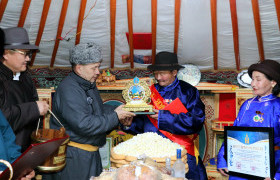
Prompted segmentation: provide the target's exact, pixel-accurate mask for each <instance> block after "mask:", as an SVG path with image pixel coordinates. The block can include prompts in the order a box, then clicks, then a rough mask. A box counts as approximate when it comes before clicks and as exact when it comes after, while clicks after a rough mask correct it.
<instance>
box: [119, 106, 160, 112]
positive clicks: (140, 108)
mask: <svg viewBox="0 0 280 180" xmlns="http://www.w3.org/2000/svg"><path fill="white" fill-rule="evenodd" d="M123 109H125V110H127V111H130V112H133V113H134V114H155V112H153V106H152V105H148V104H144V105H143V104H141V105H139V104H138V105H131V104H126V105H125V106H124V107H123Z"/></svg>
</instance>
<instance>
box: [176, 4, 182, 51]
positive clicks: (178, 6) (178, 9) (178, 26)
mask: <svg viewBox="0 0 280 180" xmlns="http://www.w3.org/2000/svg"><path fill="white" fill-rule="evenodd" d="M180 14H181V0H175V30H174V53H176V54H177V52H178V41H179V29H180Z"/></svg>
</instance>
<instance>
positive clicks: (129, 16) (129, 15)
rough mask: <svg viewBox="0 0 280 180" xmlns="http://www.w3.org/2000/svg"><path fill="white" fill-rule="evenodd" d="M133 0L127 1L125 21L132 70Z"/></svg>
mask: <svg viewBox="0 0 280 180" xmlns="http://www.w3.org/2000/svg"><path fill="white" fill-rule="evenodd" d="M132 8H133V0H127V21H128V33H129V56H130V58H129V59H130V67H131V68H134V47H133V24H132Z"/></svg>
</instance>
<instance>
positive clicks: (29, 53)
mask: <svg viewBox="0 0 280 180" xmlns="http://www.w3.org/2000/svg"><path fill="white" fill-rule="evenodd" d="M10 51H14V52H17V53H19V54H22V55H24V56H25V57H26V56H28V57H29V58H31V57H32V51H21V50H18V49H10Z"/></svg>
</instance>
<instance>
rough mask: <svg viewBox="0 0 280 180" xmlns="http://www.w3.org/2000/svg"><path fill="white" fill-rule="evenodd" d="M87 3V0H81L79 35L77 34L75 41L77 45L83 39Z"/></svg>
mask: <svg viewBox="0 0 280 180" xmlns="http://www.w3.org/2000/svg"><path fill="white" fill-rule="evenodd" d="M86 5H87V0H81V5H80V12H79V19H78V26H77V35H76V41H75V44H76V45H77V44H79V43H80V40H81V32H82V28H83V21H84V15H85V10H86Z"/></svg>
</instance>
